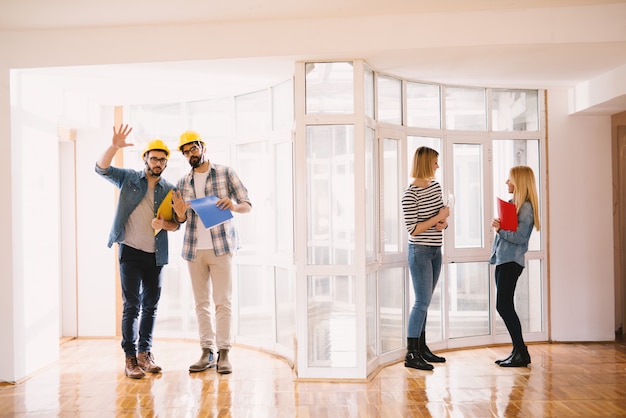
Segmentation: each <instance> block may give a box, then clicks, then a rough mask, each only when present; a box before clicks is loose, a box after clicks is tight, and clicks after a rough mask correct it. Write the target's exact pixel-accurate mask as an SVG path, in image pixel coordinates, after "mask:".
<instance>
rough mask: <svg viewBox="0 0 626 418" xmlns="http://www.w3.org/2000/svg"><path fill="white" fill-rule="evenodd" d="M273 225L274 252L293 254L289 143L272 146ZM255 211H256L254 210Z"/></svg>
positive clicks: (291, 173) (291, 168)
mask: <svg viewBox="0 0 626 418" xmlns="http://www.w3.org/2000/svg"><path fill="white" fill-rule="evenodd" d="M274 153H275V158H274V190H272V192H273V196H274V199H275V201H276V202H275V204H274V225H276V231H275V240H276V242H275V245H274V247H275V248H276V252H278V253H283V254H289V255H290V254H293V253H294V245H293V233H294V223H293V215H294V214H293V157H292V146H291V142H281V143H279V144H276V145H275V146H274ZM255 211H256V209H255Z"/></svg>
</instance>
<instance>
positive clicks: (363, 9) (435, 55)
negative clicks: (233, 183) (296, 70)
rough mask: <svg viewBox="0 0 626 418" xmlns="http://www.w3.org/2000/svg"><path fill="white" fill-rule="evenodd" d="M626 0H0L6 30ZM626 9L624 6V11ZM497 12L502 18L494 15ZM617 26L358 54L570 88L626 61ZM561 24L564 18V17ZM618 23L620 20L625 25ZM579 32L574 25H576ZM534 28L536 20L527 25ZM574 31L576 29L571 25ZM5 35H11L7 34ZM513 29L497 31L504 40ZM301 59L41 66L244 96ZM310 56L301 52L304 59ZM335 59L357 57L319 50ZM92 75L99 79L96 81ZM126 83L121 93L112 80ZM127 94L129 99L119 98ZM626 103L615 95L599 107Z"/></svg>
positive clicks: (169, 88)
mask: <svg viewBox="0 0 626 418" xmlns="http://www.w3.org/2000/svg"><path fill="white" fill-rule="evenodd" d="M625 2H626V0H438V1H433V0H342V1H337V0H315V1H311V2H306V1H303V0H271V1H270V2H268V1H267V0H265V1H261V0H238V1H232V2H227V1H221V2H218V1H215V0H177V1H176V2H172V1H171V0H132V1H128V0H107V1H106V2H104V1H88V0H54V1H50V0H0V33H1V32H2V31H9V32H13V31H15V32H16V33H19V32H24V31H37V30H54V29H73V28H93V27H107V28H110V27H118V26H119V27H121V26H142V25H162V24H185V23H207V22H229V21H250V22H252V21H260V20H272V19H303V18H306V19H313V18H337V17H354V16H373V15H390V14H400V15H401V14H413V13H441V12H445V13H449V14H451V15H454V14H457V13H460V12H473V11H476V12H489V13H491V12H493V13H496V12H499V11H510V10H526V9H528V10H531V9H541V8H554V7H572V6H587V5H601V4H615V3H625ZM621 10H623V9H621ZM496 18H497V17H496ZM618 22H621V23H622V26H621V27H616V28H614V31H615V32H616V36H615V37H617V38H618V39H619V41H618V42H615V41H614V39H615V37H613V39H611V40H610V41H597V40H594V41H593V42H585V41H584V40H578V41H577V40H576V38H575V34H574V35H573V36H572V40H571V41H570V40H564V41H563V42H555V43H551V44H546V43H537V44H525V43H520V42H515V41H511V42H493V45H476V46H467V45H463V43H462V42H459V43H458V44H457V45H447V46H443V47H442V46H437V47H432V48H424V47H423V45H422V46H421V47H420V48H417V47H416V48H415V49H414V50H411V49H407V48H400V49H397V50H393V49H385V50H381V49H380V48H372V49H364V50H363V51H354V53H355V57H358V58H363V59H365V60H366V61H367V62H368V63H369V64H370V65H371V66H372V67H373V68H374V69H376V70H377V71H382V72H387V73H391V74H394V75H398V76H401V77H404V78H409V79H414V80H424V81H434V82H439V83H445V84H469V85H483V86H491V87H500V86H506V87H522V88H523V87H530V88H547V87H556V86H563V87H571V86H574V85H576V84H578V83H581V82H584V81H587V80H590V79H593V78H595V77H598V76H600V75H602V74H605V73H607V72H609V71H611V70H614V69H616V68H619V67H621V66H623V65H626V16H623V17H622V18H621V20H619V19H618ZM561 24H562V23H561ZM618 26H619V25H618ZM573 29H575V28H573ZM528 30H529V31H532V30H533V27H532V22H530V25H529V27H528ZM572 32H574V33H575V30H572ZM5 33H6V32H5ZM506 36H507V34H506V33H502V34H494V37H496V38H497V37H506ZM298 58H299V57H295V56H283V57H279V58H274V57H267V58H246V59H223V60H210V61H193V62H171V63H145V64H124V65H110V66H89V67H71V68H70V67H66V68H54V69H38V70H37V71H39V72H40V73H45V74H47V75H49V76H51V77H56V78H58V80H60V82H61V80H63V81H62V82H64V83H67V82H70V81H68V80H71V83H72V84H73V85H74V86H77V87H76V88H80V89H82V90H83V91H87V92H90V93H89V94H91V95H92V96H93V97H97V100H101V101H103V102H105V103H109V102H114V101H120V100H123V101H124V102H127V103H128V102H137V101H140V102H153V101H155V100H159V101H171V100H195V99H199V98H203V97H215V96H222V97H223V96H228V95H236V94H242V93H245V92H249V91H254V90H258V89H260V88H265V87H267V86H268V85H272V84H275V83H278V82H280V81H283V80H285V79H286V78H288V77H289V76H290V75H291V74H292V73H293V61H294V59H298ZM300 58H302V57H300ZM305 58H306V59H311V58H312V59H324V58H325V59H332V58H349V57H332V56H328V55H321V56H319V57H315V56H310V55H307V56H306V57H305ZM94 79H96V80H97V82H95V83H94ZM120 85H125V86H126V88H125V89H124V90H123V92H120V90H119V88H112V86H120ZM120 95H126V97H123V98H120ZM624 109H626V97H624V96H622V97H617V98H615V99H614V100H613V101H611V102H607V103H605V104H604V105H603V106H599V107H597V108H596V109H595V111H597V112H604V113H616V112H618V111H622V110H624Z"/></svg>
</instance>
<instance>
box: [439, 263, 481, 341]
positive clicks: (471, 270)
mask: <svg viewBox="0 0 626 418" xmlns="http://www.w3.org/2000/svg"><path fill="white" fill-rule="evenodd" d="M447 271H448V299H449V302H448V304H449V308H448V317H449V319H448V321H449V324H448V336H449V337H450V338H460V337H473V336H477V335H489V333H490V322H489V318H490V317H489V294H490V293H489V292H490V282H489V279H490V275H489V263H488V262H476V263H451V264H448V268H447Z"/></svg>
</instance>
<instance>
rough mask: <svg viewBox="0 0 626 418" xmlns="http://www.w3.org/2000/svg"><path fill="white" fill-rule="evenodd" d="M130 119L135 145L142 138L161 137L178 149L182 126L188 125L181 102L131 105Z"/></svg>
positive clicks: (147, 139) (146, 140)
mask: <svg viewBox="0 0 626 418" xmlns="http://www.w3.org/2000/svg"><path fill="white" fill-rule="evenodd" d="M129 120H130V121H132V125H131V126H132V127H133V133H132V136H133V140H134V141H135V146H137V143H138V142H139V141H140V140H145V142H148V141H149V140H151V139H154V138H160V139H162V140H164V141H165V142H166V143H167V144H168V146H169V145H170V143H172V144H173V145H174V147H173V149H176V144H178V137H179V135H180V134H181V132H182V131H183V130H182V129H181V128H180V127H181V126H186V125H187V124H186V122H185V118H184V116H183V105H182V104H181V103H168V104H154V105H149V104H144V105H136V106H130V107H129ZM139 151H142V150H141V149H140V150H139ZM139 161H141V159H140V160H139ZM142 164H143V162H142ZM165 172H167V170H166V171H165Z"/></svg>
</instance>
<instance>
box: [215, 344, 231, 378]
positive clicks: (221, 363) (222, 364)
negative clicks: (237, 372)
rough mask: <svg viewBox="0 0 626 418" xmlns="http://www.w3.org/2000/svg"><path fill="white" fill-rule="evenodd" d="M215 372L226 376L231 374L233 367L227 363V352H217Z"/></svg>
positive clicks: (222, 350)
mask: <svg viewBox="0 0 626 418" xmlns="http://www.w3.org/2000/svg"><path fill="white" fill-rule="evenodd" d="M217 372H218V373H221V374H228V373H232V372H233V366H231V365H230V361H228V350H227V349H224V348H223V349H221V350H220V351H218V357H217Z"/></svg>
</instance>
